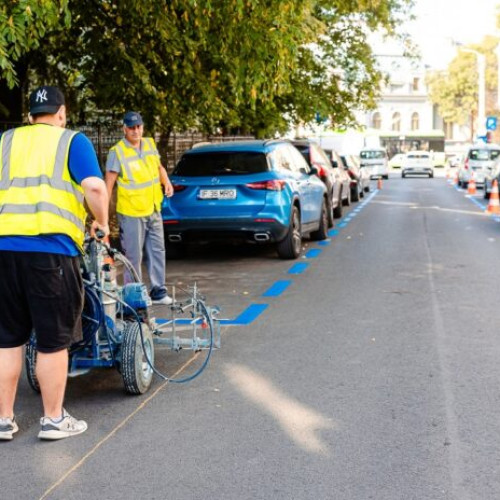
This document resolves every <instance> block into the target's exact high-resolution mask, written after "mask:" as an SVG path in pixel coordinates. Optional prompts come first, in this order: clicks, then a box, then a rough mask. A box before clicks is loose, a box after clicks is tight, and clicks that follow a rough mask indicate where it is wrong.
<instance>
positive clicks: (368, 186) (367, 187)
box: [365, 184, 371, 193]
mask: <svg viewBox="0 0 500 500" xmlns="http://www.w3.org/2000/svg"><path fill="white" fill-rule="evenodd" d="M370 190H371V187H370V184H368V185H367V186H366V187H365V192H367V193H369V192H370Z"/></svg>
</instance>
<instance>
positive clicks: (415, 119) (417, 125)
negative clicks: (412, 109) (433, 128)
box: [411, 113, 420, 130]
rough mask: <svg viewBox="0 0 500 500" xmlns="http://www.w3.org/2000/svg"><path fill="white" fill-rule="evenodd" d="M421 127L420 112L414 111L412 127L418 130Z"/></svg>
mask: <svg viewBox="0 0 500 500" xmlns="http://www.w3.org/2000/svg"><path fill="white" fill-rule="evenodd" d="M419 128H420V123H419V118H418V113H413V114H412V115H411V129H412V130H418V129H419Z"/></svg>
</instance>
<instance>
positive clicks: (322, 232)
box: [311, 201, 328, 241]
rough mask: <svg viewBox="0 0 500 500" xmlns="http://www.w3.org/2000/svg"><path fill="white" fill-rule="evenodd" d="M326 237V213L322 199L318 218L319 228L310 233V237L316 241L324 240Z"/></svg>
mask: <svg viewBox="0 0 500 500" xmlns="http://www.w3.org/2000/svg"><path fill="white" fill-rule="evenodd" d="M327 237H328V214H327V209H326V202H325V201H323V205H322V206H321V216H320V218H319V228H318V230H317V231H313V232H312V233H311V239H312V240H316V241H321V240H326V238H327Z"/></svg>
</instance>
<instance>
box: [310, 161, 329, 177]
mask: <svg viewBox="0 0 500 500" xmlns="http://www.w3.org/2000/svg"><path fill="white" fill-rule="evenodd" d="M312 165H313V167H316V169H317V170H318V176H319V177H326V170H325V167H323V165H320V164H319V163H313V164H312Z"/></svg>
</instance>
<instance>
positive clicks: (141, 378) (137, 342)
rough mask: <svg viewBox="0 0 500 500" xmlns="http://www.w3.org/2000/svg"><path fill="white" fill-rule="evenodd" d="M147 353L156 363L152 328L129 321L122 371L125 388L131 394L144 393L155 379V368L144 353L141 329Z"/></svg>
mask: <svg viewBox="0 0 500 500" xmlns="http://www.w3.org/2000/svg"><path fill="white" fill-rule="evenodd" d="M141 327H142V333H143V336H144V345H145V347H146V354H147V357H148V358H149V360H150V361H151V363H152V364H153V365H154V345H153V335H152V333H151V330H150V329H149V327H148V326H147V325H146V324H145V323H141V324H140V326H139V323H137V322H133V323H132V322H130V323H127V324H126V326H125V329H124V331H123V344H122V362H121V373H122V377H123V382H124V384H125V389H126V391H127V392H128V393H130V394H144V393H145V392H146V391H147V390H148V389H149V387H150V385H151V382H152V380H153V369H152V368H151V366H149V363H148V361H147V359H146V356H145V355H144V351H143V348H142V342H141V331H140V328H141Z"/></svg>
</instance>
